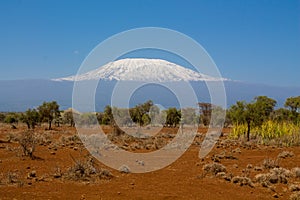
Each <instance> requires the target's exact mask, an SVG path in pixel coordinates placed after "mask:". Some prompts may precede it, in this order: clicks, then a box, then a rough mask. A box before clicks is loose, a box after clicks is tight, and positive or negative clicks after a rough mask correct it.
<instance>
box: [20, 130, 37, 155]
mask: <svg viewBox="0 0 300 200" xmlns="http://www.w3.org/2000/svg"><path fill="white" fill-rule="evenodd" d="M19 144H20V145H21V148H22V151H23V155H24V156H29V157H30V158H31V159H34V155H33V152H34V151H35V145H36V136H35V134H34V132H33V131H26V132H24V133H23V134H22V135H21V136H20V138H19Z"/></svg>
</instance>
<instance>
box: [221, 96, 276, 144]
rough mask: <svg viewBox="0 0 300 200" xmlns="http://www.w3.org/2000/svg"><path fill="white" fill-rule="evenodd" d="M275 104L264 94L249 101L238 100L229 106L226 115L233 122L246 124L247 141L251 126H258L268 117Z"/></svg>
mask: <svg viewBox="0 0 300 200" xmlns="http://www.w3.org/2000/svg"><path fill="white" fill-rule="evenodd" d="M275 105H276V101H275V100H273V99H271V98H269V97H266V96H258V97H255V98H254V101H252V102H251V103H246V102H244V101H238V102H237V103H236V104H235V105H233V106H231V107H230V109H229V110H228V112H227V116H228V117H229V119H230V120H231V121H232V122H233V123H235V124H247V140H248V141H249V140H250V132H251V127H255V126H260V125H261V124H262V123H263V122H264V121H266V120H267V119H269V118H270V115H271V113H272V112H273V111H274V107H275Z"/></svg>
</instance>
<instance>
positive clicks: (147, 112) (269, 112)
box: [0, 96, 300, 139]
mask: <svg viewBox="0 0 300 200" xmlns="http://www.w3.org/2000/svg"><path fill="white" fill-rule="evenodd" d="M276 105H277V102H276V100H274V99H272V98H269V97H267V96H258V97H255V98H254V99H253V101H251V102H245V101H238V102H236V104H234V105H232V106H231V107H230V108H229V109H227V110H224V109H223V108H221V107H219V106H215V105H212V104H210V103H199V104H198V108H183V109H181V110H180V109H177V108H174V107H171V108H168V109H166V110H160V108H159V107H158V106H156V105H154V104H153V102H152V101H151V100H149V101H147V102H145V103H142V104H138V105H136V106H134V107H132V108H117V107H111V106H109V105H108V106H106V107H105V109H104V111H103V112H97V113H79V112H77V111H75V110H73V109H71V108H70V109H67V110H65V111H61V110H60V109H59V107H60V106H59V105H58V103H57V102H56V101H52V102H44V103H43V104H42V105H40V106H38V107H37V108H35V109H28V110H26V111H25V112H22V113H14V112H10V113H0V122H4V123H8V124H11V126H12V127H13V128H16V126H17V125H18V123H19V122H22V123H25V124H26V125H27V127H28V129H34V128H35V127H36V126H40V125H41V124H42V123H47V124H48V129H49V130H50V129H52V126H53V124H54V125H55V126H60V125H61V124H68V125H69V126H75V121H76V122H79V123H82V124H97V123H99V124H101V125H112V126H116V125H119V126H133V125H138V126H147V125H153V126H154V125H157V124H160V125H164V126H167V127H176V126H178V125H179V124H190V125H202V126H209V125H212V126H218V125H220V124H222V122H223V119H222V117H221V116H222V115H223V114H225V111H226V119H225V126H231V125H235V124H246V125H247V127H248V129H247V133H245V134H246V135H247V138H248V139H249V138H250V132H251V128H253V127H257V126H260V125H262V124H263V123H264V122H265V121H267V120H272V121H276V122H278V123H281V122H289V123H294V124H300V96H298V97H290V98H287V99H286V101H285V104H284V108H277V109H275V108H276ZM212 113H214V119H213V121H211V120H212V119H211V116H212ZM75 118H76V120H75Z"/></svg>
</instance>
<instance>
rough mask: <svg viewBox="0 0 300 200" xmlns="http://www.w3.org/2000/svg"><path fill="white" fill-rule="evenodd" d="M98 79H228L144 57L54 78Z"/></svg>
mask: <svg viewBox="0 0 300 200" xmlns="http://www.w3.org/2000/svg"><path fill="white" fill-rule="evenodd" d="M98 79H101V80H117V81H120V80H121V81H153V82H172V81H220V80H226V79H219V78H215V77H211V76H208V75H205V74H201V73H199V72H196V71H193V70H191V69H187V68H184V67H182V66H180V65H177V64H174V63H171V62H168V61H165V60H160V59H144V58H143V59H141V58H127V59H122V60H117V61H114V62H110V63H108V64H106V65H104V66H102V67H100V68H98V69H95V70H92V71H90V72H87V73H85V74H81V75H78V76H70V77H65V78H59V79H54V80H55V81H83V80H98Z"/></svg>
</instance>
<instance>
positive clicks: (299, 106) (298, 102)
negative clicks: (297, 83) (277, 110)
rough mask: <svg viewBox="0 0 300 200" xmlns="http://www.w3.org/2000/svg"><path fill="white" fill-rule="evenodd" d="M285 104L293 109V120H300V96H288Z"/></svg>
mask: <svg viewBox="0 0 300 200" xmlns="http://www.w3.org/2000/svg"><path fill="white" fill-rule="evenodd" d="M284 106H285V107H287V108H289V110H290V111H291V116H290V118H291V120H292V121H293V122H294V123H297V122H298V121H299V120H300V119H299V111H300V96H298V97H290V98H287V99H286V101H285V104H284Z"/></svg>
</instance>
